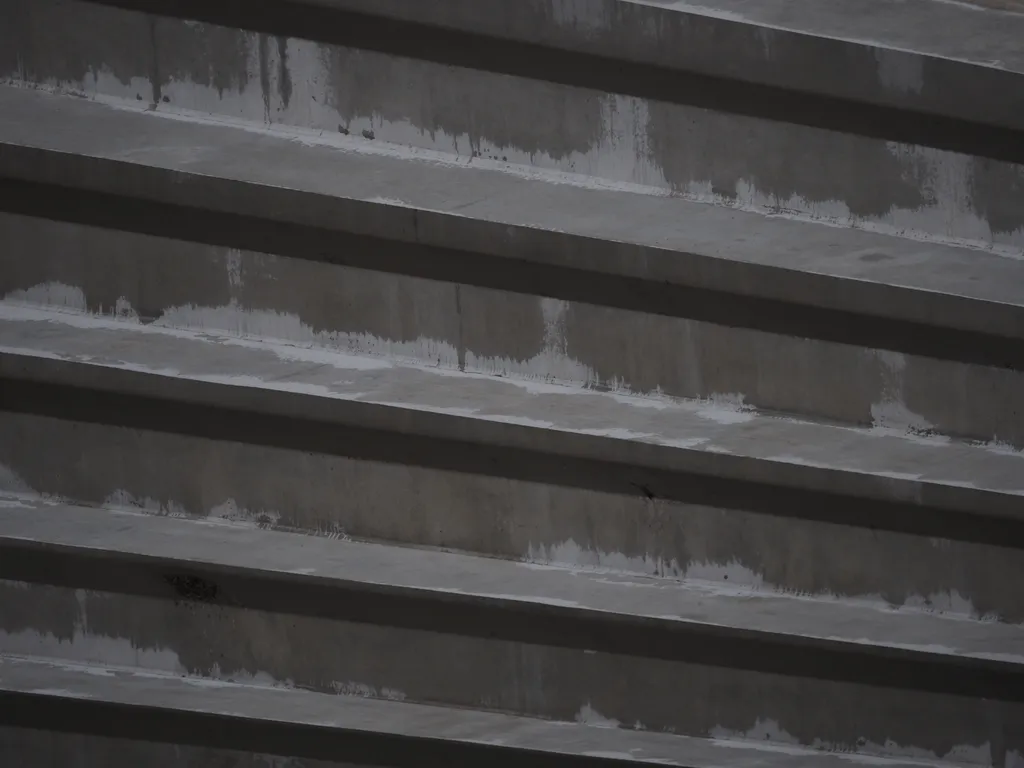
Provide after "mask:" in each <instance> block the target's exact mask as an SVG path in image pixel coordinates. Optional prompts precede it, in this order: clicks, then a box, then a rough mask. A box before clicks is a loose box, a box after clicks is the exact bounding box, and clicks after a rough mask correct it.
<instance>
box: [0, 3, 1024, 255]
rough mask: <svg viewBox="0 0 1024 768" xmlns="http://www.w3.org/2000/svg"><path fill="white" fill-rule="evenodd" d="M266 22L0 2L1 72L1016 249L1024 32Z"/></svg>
mask: <svg viewBox="0 0 1024 768" xmlns="http://www.w3.org/2000/svg"><path fill="white" fill-rule="evenodd" d="M264 5H265V8H264V9H263V10H262V11H261V12H260V13H256V12H254V11H253V10H252V9H251V8H250V7H249V6H248V4H239V3H237V2H235V1H234V0H232V1H230V2H228V1H227V0H223V1H220V0H219V1H218V2H206V0H202V2H177V0H175V1H174V2H170V1H169V0H163V1H161V2H155V0H137V2H133V1H132V0H118V2H116V3H104V4H98V3H86V2H80V1H75V2H64V1H63V0H12V2H9V3H6V4H5V9H4V13H5V17H4V18H3V19H2V20H3V21H4V22H5V23H4V24H0V27H2V28H5V29H6V30H7V32H6V39H4V40H0V43H2V45H0V47H2V48H4V49H5V50H6V51H7V52H8V53H7V54H6V63H4V64H2V65H0V76H3V77H5V79H8V80H11V81H13V82H18V83H22V84H27V85H33V86H36V85H42V86H45V87H57V88H60V89H63V90H70V91H73V92H77V93H85V94H87V95H91V96H100V97H115V98H123V99H129V100H131V101H132V102H136V101H139V102H141V103H142V104H144V105H152V108H153V109H155V110H157V111H163V110H174V109H195V110H198V111H200V112H203V113H208V114H215V115H220V116H230V117H234V118H242V119H245V120H249V121H252V122H253V123H254V124H257V125H263V124H280V125H289V126H293V127H300V128H306V129H313V130H314V131H318V132H319V131H324V132H327V133H328V134H333V135H337V134H338V133H348V134H350V135H355V136H361V135H365V136H367V137H372V139H373V140H374V141H376V142H378V143H379V142H394V143H397V144H400V145H407V146H411V147H417V148H421V149H427V150H434V151H440V152H445V153H454V154H455V155H457V156H459V157H461V158H464V159H465V160H466V161H473V162H478V161H480V160H487V161H488V162H495V163H498V164H501V163H512V164H517V165H519V166H525V167H527V168H531V169H546V170H550V171H558V172H563V173H573V174H584V175H587V176H591V177H596V178H598V179H601V180H604V181H606V182H611V183H617V184H628V185H639V186H642V187H644V188H646V189H648V190H651V191H653V192H660V193H662V194H675V195H682V196H685V197H688V198H690V199H694V200H702V201H711V202H715V203H718V204H721V205H726V206H730V207H733V208H743V209H752V210H756V211H761V212H773V213H783V214H786V215H793V216H797V217H802V218H807V219H816V220H822V221H828V222H832V223H836V224H840V225H842V226H857V227H866V228H870V229H878V230H882V231H885V232H889V233H898V234H910V235H913V236H915V237H923V238H929V239H933V240H934V239H938V240H943V241H949V242H968V243H972V244H975V245H979V246H984V247H989V248H1000V249H1006V250H1008V251H1010V252H1013V253H1016V254H1020V252H1021V250H1022V249H1024V213H1022V211H1024V170H1022V169H1024V165H1022V163H1024V149H1022V147H1024V143H1022V141H1021V130H1022V126H1024V108H1022V102H1021V99H1020V97H1019V96H1018V95H1017V94H1020V93H1022V92H1024V89H1022V88H1021V85H1020V82H1021V80H1022V78H1024V74H1022V72H1024V65H1022V62H1021V59H1020V54H1019V50H1018V48H1019V46H1017V45H1016V41H1017V40H1018V39H1019V38H1020V36H1021V33H1022V27H1024V16H1022V15H1019V14H1002V13H996V12H992V11H978V10H975V9H963V8H956V7H955V6H950V5H948V4H945V3H940V2H938V0H915V1H914V2H912V3H907V2H902V3H899V4H898V5H893V4H892V3H887V2H883V0H873V1H870V0H867V1H866V0H861V2H858V3H847V4H843V3H840V2H838V0H832V2H828V3H825V4H824V5H823V4H822V3H816V4H813V5H811V4H810V3H809V2H808V3H804V4H802V6H801V7H800V8H793V7H792V6H786V5H783V4H781V3H779V2H773V3H768V4H752V3H749V2H742V0H722V1H721V2H719V3H711V4H710V5H711V6H712V7H710V8H708V7H706V4H705V8H704V9H703V10H701V9H699V8H696V7H694V6H692V5H690V4H681V3H673V4H672V6H671V7H664V6H656V5H654V4H651V3H642V2H630V1H629V0H601V1H600V2H594V3H583V4H578V3H570V2H564V1H563V0H535V1H534V2H531V3H530V4H529V6H526V7H524V6H523V4H522V3H518V2H513V1H512V0H490V1H489V2H487V3H483V4H475V3H462V2H447V3H441V4H437V3H432V4H430V6H429V8H428V7H426V6H424V7H423V8H420V9H414V8H409V7H407V5H408V4H404V3H383V4H380V3H368V2H363V1H362V0H346V2H338V3H331V4H330V6H332V7H325V5H324V4H323V3H294V2H287V3H285V2H275V3H266V4H264ZM114 6H124V7H114ZM739 6H743V7H742V8H741V7H739ZM748 6H756V7H748ZM761 6H763V9H762V8H761ZM804 6H806V7H804ZM865 6H870V8H868V9H866V8H865ZM125 8H129V9H130V8H137V9H138V8H141V9H143V10H151V11H156V12H157V13H162V14H169V16H152V15H147V14H145V13H142V12H138V11H132V10H126V9H125ZM730 14H738V15H733V16H730ZM182 16H184V17H190V18H181V17H182ZM723 16H730V17H729V18H723ZM172 17H176V18H172ZM193 17H194V18H200V19H204V20H205V23H196V22H195V21H194V20H191V18H193ZM745 17H746V18H748V19H749V20H750V22H749V23H748V22H747V21H745ZM785 17H788V18H789V21H788V23H787V21H786V18H785ZM210 22H213V23H210ZM947 25H953V26H947ZM947 28H956V29H957V30H958V34H957V35H956V36H955V37H956V39H955V40H952V39H951V36H949V35H943V34H942V33H941V32H940V31H937V30H942V29H947ZM841 29H844V30H845V31H840V30H841ZM850 37H853V38H855V39H854V40H852V41H851V40H849V39H842V38H850ZM126 38H130V39H132V40H133V41H135V42H134V43H133V44H132V45H131V46H125V45H124V44H123V40H124V39H126ZM886 38H889V40H888V41H886ZM868 40H870V41H874V42H866V41H868ZM993 59H996V60H998V61H996V62H994V61H993ZM822 62H828V64H824V63H822Z"/></svg>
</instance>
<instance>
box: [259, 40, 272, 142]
mask: <svg viewBox="0 0 1024 768" xmlns="http://www.w3.org/2000/svg"><path fill="white" fill-rule="evenodd" d="M269 42H270V41H269V37H268V36H267V35H265V34H263V33H262V32H261V33H260V35H259V60H260V92H261V93H262V94H263V119H264V120H265V121H266V122H267V123H269V122H270V62H269V61H267V57H268V56H269V55H270V54H269V50H268V49H269Z"/></svg>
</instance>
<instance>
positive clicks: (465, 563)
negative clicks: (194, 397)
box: [0, 495, 1024, 682]
mask: <svg viewBox="0 0 1024 768" xmlns="http://www.w3.org/2000/svg"><path fill="white" fill-rule="evenodd" d="M0 504H2V505H3V509H4V515H3V517H2V518H0V545H2V546H3V547H5V548H13V550H18V549H23V548H24V547H29V546H31V547H42V548H47V549H51V550H52V548H59V549H60V551H61V552H62V553H64V554H65V555H71V554H74V555H75V556H76V557H77V556H78V555H89V557H90V558H93V559H92V560H90V564H89V565H82V564H81V563H80V562H79V561H78V560H75V561H74V562H75V563H78V564H77V565H72V564H71V563H68V564H67V566H66V567H67V569H68V570H67V571H66V573H65V574H64V575H63V576H62V578H65V579H66V578H68V574H70V575H72V576H74V575H77V574H79V573H81V569H90V570H91V569H95V568H96V566H95V564H94V561H95V557H94V556H98V557H102V558H108V559H109V560H110V561H111V562H112V563H123V562H131V563H136V564H139V563H141V564H142V567H144V568H145V569H146V570H145V572H146V573H147V574H152V573H156V574H158V575H159V574H165V573H166V572H167V571H168V569H173V568H174V567H175V566H169V565H167V561H174V562H176V563H177V564H178V565H177V566H176V567H177V568H179V569H183V570H185V571H188V572H191V573H193V574H197V575H198V577H199V578H207V577H209V578H210V579H212V580H213V581H214V582H216V581H217V579H218V578H220V576H221V575H223V574H225V573H231V574H234V575H235V576H237V577H239V578H241V579H250V580H256V582H257V583H258V584H259V586H254V587H253V588H252V590H250V591H249V592H248V593H247V592H245V590H244V588H243V587H241V586H240V582H238V581H232V582H231V585H230V586H228V587H226V590H227V592H228V593H229V596H227V597H225V596H223V595H222V596H221V597H220V598H217V597H216V595H215V596H214V597H215V599H214V600H213V602H216V603H218V604H224V605H228V606H229V607H245V608H248V609H258V610H266V605H265V604H264V603H260V602H259V601H260V599H261V595H260V594H257V593H260V592H263V591H264V586H263V585H265V584H266V583H267V582H266V579H270V578H278V577H280V582H279V583H278V587H279V589H281V590H283V591H284V592H283V594H290V595H293V596H294V595H299V594H302V593H303V592H307V590H308V588H309V585H310V584H314V583H315V584H316V585H318V586H320V587H323V586H327V587H333V588H334V589H335V590H338V591H336V592H335V593H334V595H335V596H337V595H339V594H353V590H355V593H356V594H365V595H369V596H370V599H376V600H379V599H380V596H381V594H382V592H383V593H384V594H386V595H390V594H395V593H396V592H399V593H401V594H403V595H405V596H407V597H408V596H412V597H414V598H416V599H418V600H420V601H421V602H422V604H430V605H440V604H444V603H446V602H448V601H450V600H451V599H452V598H453V596H457V598H456V599H457V600H458V601H459V604H460V605H465V604H469V603H470V602H471V603H472V604H473V605H476V606H480V605H495V606H499V607H505V606H508V607H510V608H514V609H517V610H518V609H522V610H529V609H531V608H533V607H535V606H536V607H538V612H537V613H536V614H535V615H546V616H554V615H557V616H559V617H569V618H575V619H579V620H581V621H582V620H584V619H587V620H590V619H595V620H598V621H601V620H604V621H607V622H609V623H612V622H615V623H620V622H621V623H625V624H626V625H627V626H629V627H631V631H632V633H633V635H634V636H635V637H636V640H635V641H634V646H633V651H632V652H635V653H639V654H640V655H648V656H650V655H651V654H650V653H646V651H648V650H649V649H647V648H645V647H644V645H645V642H646V641H649V639H650V637H651V634H650V631H651V630H652V628H655V627H657V628H662V627H672V628H675V629H678V630H684V629H702V628H704V629H706V628H708V627H709V626H711V627H717V628H719V630H720V631H722V633H723V636H726V637H736V636H738V635H743V634H745V633H752V634H753V635H758V636H762V637H771V636H773V635H774V636H775V637H778V636H789V637H795V638H814V639H816V640H817V641H820V642H817V643H816V644H815V646H814V647H816V648H829V647H833V646H836V644H846V645H844V646H843V647H844V648H847V649H848V648H849V647H850V646H849V645H848V644H850V643H854V644H855V646H853V647H856V648H859V649H862V650H863V651H864V653H865V654H871V655H870V656H869V658H871V659H878V658H884V654H885V652H887V651H888V650H890V649H903V650H910V651H914V652H916V653H917V655H916V656H915V657H914V659H912V660H911V661H919V660H921V658H920V657H921V655H926V656H927V658H928V659H929V660H933V659H936V658H938V659H942V660H943V661H944V662H950V663H953V662H960V661H965V662H966V661H969V660H971V659H989V660H993V661H998V662H1005V664H1006V665H1022V666H1024V626H1022V625H1019V624H1006V623H1001V622H992V621H971V620H965V619H964V617H963V616H946V615H944V614H941V613H926V612H922V611H913V610H904V611H890V610H878V607H877V606H874V605H871V604H869V603H866V602H863V601H854V600H819V599H813V598H809V597H808V596H806V595H800V596H796V595H784V594H782V593H775V594H771V593H764V592H758V591H757V590H753V589H750V588H749V587H743V586H736V585H733V586H732V587H730V586H728V585H726V584H725V583H724V582H723V583H717V584H716V583H714V582H709V581H703V580H699V579H691V580H687V581H677V580H672V579H661V578H654V577H650V576H646V577H639V576H627V575H622V574H619V575H616V574H613V573H611V572H610V571H608V570H593V569H581V568H560V567H557V566H550V565H544V566H537V565H536V564H532V563H516V562H509V561H507V560H503V559H499V558H492V557H478V556H470V555H464V554H456V553H453V552H439V551H435V550H431V549H424V548H419V547H395V546H388V545H383V544H379V543H369V542H356V541H352V540H349V539H342V540H338V539H327V538H323V537H315V536H306V535H297V534H289V533H282V532H276V531H268V530H264V529H261V528H259V527H254V526H249V525H245V524H237V523H231V522H229V521H224V520H214V521H209V520H200V519H182V518H180V517H170V516H164V515H151V514H144V513H142V512H141V511H139V510H129V509H121V508H109V507H103V508H95V507H81V506H75V505H69V504H64V503H60V502H55V501H53V500H52V499H51V500H48V499H42V498H39V497H32V496H25V495H10V496H0ZM13 550H12V551H13ZM113 568H114V571H115V572H117V568H118V566H117V565H114V566H113ZM136 573H138V571H136ZM5 574H6V575H7V578H8V579H19V578H22V577H24V576H25V574H24V573H23V572H18V571H17V570H10V569H8V570H6V571H5ZM296 577H298V579H296ZM303 579H305V581H303ZM61 583H63V582H61ZM83 584H84V582H83ZM121 586H122V587H124V586H126V585H123V584H122V585H121ZM381 587H384V588H385V589H383V590H382V589H380V588H381ZM92 588H93V589H97V587H95V584H93V586H92ZM125 591H127V592H129V593H132V594H135V593H134V592H132V590H131V588H130V587H129V588H128V589H127V590H125ZM167 594H168V595H171V594H175V593H174V592H171V591H170V590H168V592H167ZM177 594H178V596H179V597H180V593H177ZM318 594H320V596H321V598H320V599H319V600H318V601H315V602H314V603H311V604H310V603H307V604H305V605H304V607H303V610H302V611H297V610H296V611H293V613H301V614H302V615H307V616H323V617H325V618H335V619H337V618H343V617H344V614H342V617H339V616H337V615H335V614H332V613H331V611H332V609H333V608H334V607H335V600H336V597H329V596H327V595H324V594H323V593H318ZM155 596H157V597H160V596H161V595H160V594H157V595H155ZM164 596H167V595H164ZM254 601H255V602H254ZM284 604H285V605H291V606H293V607H295V606H296V603H295V602H294V601H290V602H285V603H284ZM540 606H543V608H540ZM428 615H429V614H428ZM520 615H522V614H520ZM417 626H418V627H419V628H431V629H434V628H441V629H446V630H450V631H451V632H453V633H456V634H458V633H463V632H464V631H465V628H464V627H463V626H462V625H458V626H456V625H450V626H449V625H446V624H445V620H444V619H440V618H430V619H427V624H425V625H423V624H421V625H417ZM737 631H738V632H737ZM498 636H504V635H502V634H501V632H500V631H499V632H496V633H495V637H498ZM704 637H706V635H704ZM520 640H521V641H522V638H520ZM530 642H537V641H536V640H532V641H530ZM604 649H605V650H607V648H606V647H605V648H604ZM1006 670H1007V671H1008V672H1009V673H1011V674H1012V673H1013V671H1014V670H1013V667H1012V666H1007V667H1006ZM894 682H896V681H894Z"/></svg>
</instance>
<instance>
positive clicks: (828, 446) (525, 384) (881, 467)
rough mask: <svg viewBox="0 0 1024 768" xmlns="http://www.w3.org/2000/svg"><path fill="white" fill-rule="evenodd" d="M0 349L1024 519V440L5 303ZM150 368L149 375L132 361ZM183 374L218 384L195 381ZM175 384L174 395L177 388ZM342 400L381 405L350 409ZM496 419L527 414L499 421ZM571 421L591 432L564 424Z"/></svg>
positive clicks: (131, 389)
mask: <svg viewBox="0 0 1024 768" xmlns="http://www.w3.org/2000/svg"><path fill="white" fill-rule="evenodd" d="M0 350H2V357H0V372H2V373H3V375H4V376H5V377H6V378H10V379H15V380H22V379H23V380H26V381H33V382H38V383H44V382H45V383H60V384H63V385H68V386H72V387H80V388H83V389H86V390H88V389H91V388H95V389H98V390H100V391H106V392H113V393H117V394H123V395H133V394H134V395H143V396H149V397H160V398H166V399H167V400H169V401H171V402H174V401H177V402H179V403H181V404H182V405H187V404H189V403H193V404H198V403H204V404H208V405H219V404H230V407H232V408H236V409H248V410H250V411H253V412H256V413H260V412H265V413H268V414H270V413H279V414H288V415H289V416H294V417H301V418H305V419H310V420H311V421H313V422H320V421H323V422H328V423H349V424H351V425H353V426H356V425H357V426H360V427H363V428H371V429H372V428H376V429H383V430H391V429H393V430H394V431H396V432H397V433H399V434H403V435H408V436H412V435H427V434H429V433H430V432H431V431H432V430H433V429H434V426H433V425H434V424H435V423H436V424H440V423H441V421H435V422H431V421H429V420H428V419H421V420H420V421H416V419H415V418H414V417H413V414H416V413H423V414H447V415H450V416H452V417H455V418H453V419H448V420H445V423H446V424H448V425H449V426H450V428H451V429H452V430H453V431H452V432H451V433H450V434H449V436H450V437H458V438H461V439H469V440H479V439H483V436H484V435H485V434H486V435H487V437H488V439H495V440H498V441H501V442H502V443H504V444H506V445H509V446H516V447H521V448H527V449H537V450H541V449H542V446H546V447H545V448H543V450H545V452H548V453H551V454H552V455H560V456H564V457H566V458H568V457H570V456H577V455H578V456H584V455H586V456H590V457H593V458H600V459H604V460H608V461H622V462H630V463H632V462H635V463H637V464H639V465H642V466H651V467H660V468H666V469H672V470H674V471H679V472H685V471H691V472H699V473H704V472H706V473H710V474H720V475H721V476H723V477H727V478H730V479H736V480H740V479H742V480H762V481H763V480H765V479H767V478H768V477H770V478H771V481H772V483H774V484H777V485H780V486H785V487H797V488H807V489H822V490H824V489H827V490H829V491H831V492H833V493H836V494H852V495H855V496H858V497H861V498H864V499H875V500H879V501H901V502H902V501H905V502H909V503H912V504H915V505H922V506H925V507H929V506H931V507H933V508H935V509H947V510H965V509H966V510H969V511H971V512H973V513H977V515H978V516H979V517H982V516H985V515H996V516H999V517H1004V518H1006V519H1019V518H1020V517H1021V515H1022V514H1024V510H1021V509H1020V508H1019V498H1020V497H1024V475H1022V474H1021V470H1022V469H1024V454H1022V453H1019V452H1015V451H1007V450H1005V449H1001V448H999V447H998V446H990V445H976V444H967V443H958V442H952V441H949V440H946V439H942V438H934V439H928V438H920V437H917V436H914V435H906V434H900V433H897V434H892V433H890V432H886V431H875V430H869V429H857V428H852V427H845V426H836V425H829V424H820V423H813V422H806V421H797V420H795V419H785V418H779V417H773V416H766V415H762V414H758V413H756V412H751V411H744V410H743V409H739V408H735V407H733V408H729V407H723V406H722V405H720V404H715V403H706V402H694V401H686V400H669V399H667V398H666V399H662V400H652V399H647V398H640V397H633V396H627V395H617V394H615V393H605V392H596V391H586V390H582V391H581V390H578V389H573V388H568V387H560V386H557V385H547V384H544V383H541V382H529V381H518V380H514V379H502V378H498V377H487V376H481V375H473V374H467V373H462V372H457V371H450V370H445V369H441V368H437V367H428V366H423V365H416V364H402V363H401V362H399V361H395V360H389V359H384V358H379V357H369V356H356V355H346V354H342V353H332V352H324V351H320V350H315V349H314V350H309V349H303V348H300V347H294V346H289V345H282V344H274V343H270V342H262V341H258V340H251V339H250V340H246V339H241V338H237V337H215V336H211V335H209V334H202V333H194V332H188V331H182V330H178V329H172V328H166V327H161V326H156V325H153V324H150V325H144V324H140V323H133V322H121V321H117V320H110V319H103V318H95V317H90V316H86V315H79V314H74V313H63V312H52V311H50V312H47V311H43V310H39V309H34V308H31V307H19V306H12V305H0ZM34 361H46V362H44V363H43V364H39V363H37V362H34ZM141 372H145V373H148V374H153V375H149V376H144V377H143V376H137V375H136V376H133V375H130V374H132V373H141ZM190 382H195V383H201V382H206V383H210V384H214V385H221V386H212V387H202V388H200V387H196V386H190V384H189V383H190ZM176 387H177V388H179V390H180V392H181V394H179V395H175V394H174V392H175V388H176ZM275 394H276V395H278V396H277V397H275ZM281 395H286V396H287V395H297V396H298V397H291V398H289V397H281ZM286 401H287V405H285V403H286ZM300 402H301V405H300V404H299V403H300ZM345 403H361V404H366V405H377V406H384V407H377V408H365V409H356V408H343V407H342V406H343V405H344V404H345ZM357 412H362V413H365V414H366V415H365V416H359V415H357ZM349 419H350V420H351V421H346V420H349ZM474 424H479V425H492V426H479V427H475V426H473V425H474ZM502 424H504V425H508V426H510V427H512V426H515V427H529V428H532V429H518V430H517V429H504V428H502V427H498V428H492V427H497V425H502ZM474 430H480V431H474ZM483 430H489V431H486V432H485V431H483ZM499 435H501V436H499ZM571 435H578V436H580V437H585V438H588V439H585V440H575V441H574V440H569V439H566V438H568V437H569V436H571ZM431 436H433V435H431ZM436 436H437V437H441V435H440V434H438V435H436ZM560 439H561V440H562V442H559V440H560ZM584 445H586V446H587V447H586V448H584V447H583V446H584ZM654 446H656V447H657V448H658V449H661V450H657V449H654V450H652V447H654ZM749 460H754V461H749Z"/></svg>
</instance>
